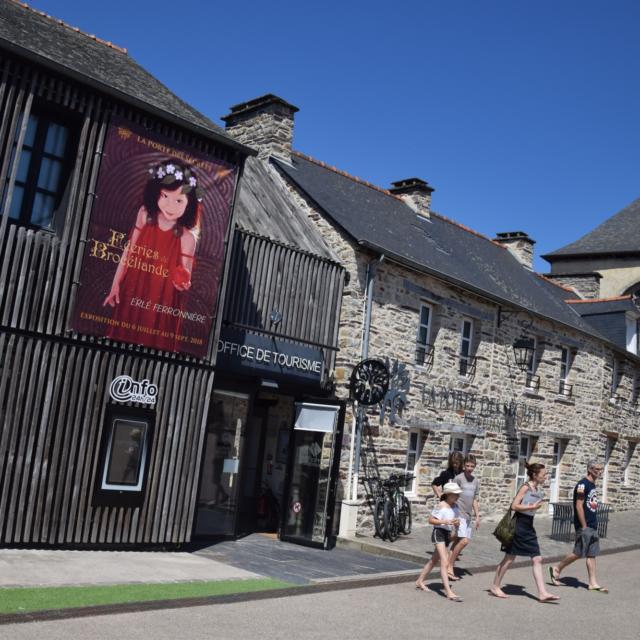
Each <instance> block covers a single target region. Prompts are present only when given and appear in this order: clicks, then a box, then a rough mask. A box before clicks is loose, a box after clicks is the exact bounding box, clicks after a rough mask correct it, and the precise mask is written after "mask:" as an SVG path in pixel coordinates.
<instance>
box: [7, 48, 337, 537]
mask: <svg viewBox="0 0 640 640" xmlns="http://www.w3.org/2000/svg"><path fill="white" fill-rule="evenodd" d="M36 103H38V104H39V108H41V109H42V108H43V105H44V106H45V107H46V105H47V104H51V105H52V106H53V107H55V108H56V109H65V110H68V111H69V112H70V113H72V114H74V115H75V117H76V118H77V121H78V126H79V134H78V148H77V155H76V161H75V164H74V167H73V171H72V173H71V176H70V179H69V181H68V186H67V191H66V194H65V197H64V199H63V205H62V206H61V208H60V209H61V210H60V211H59V212H58V213H57V214H56V231H55V232H50V231H45V230H39V229H35V228H27V227H24V226H20V225H19V224H17V223H16V222H15V221H13V220H11V219H10V218H9V215H8V214H9V207H10V204H11V185H12V184H13V180H12V176H11V175H9V173H10V172H11V173H13V177H15V172H16V168H17V166H18V162H19V153H18V154H17V156H16V157H15V159H14V162H13V163H12V162H11V161H10V158H11V152H12V150H13V149H14V147H15V148H16V149H18V150H20V149H21V148H22V140H23V139H24V135H25V131H26V124H27V121H28V117H29V113H30V110H31V109H32V108H33V106H34V104H36ZM0 113H1V120H0V185H2V186H3V188H4V187H5V185H7V187H6V188H5V189H4V195H3V198H2V201H1V202H2V210H1V212H0V213H1V216H0V429H1V430H0V544H2V545H54V546H88V547H102V546H107V547H108V546H117V547H126V546H138V545H167V544H171V545H175V544H180V543H183V542H186V541H188V540H190V537H191V532H192V528H193V521H194V514H195V505H196V499H197V492H198V481H199V471H200V466H201V455H202V449H203V440H204V436H205V431H206V419H207V412H208V403H209V398H210V396H211V393H212V389H213V385H214V363H215V349H216V346H217V345H216V343H215V340H211V343H210V348H209V353H208V355H207V357H206V358H204V359H203V360H196V359H194V358H191V357H187V356H183V355H179V354H171V353H166V352H160V351H155V350H152V349H148V348H144V347H140V346H136V345H127V344H123V343H118V342H113V341H109V340H108V339H101V338H95V337H91V336H85V335H78V334H76V333H75V332H73V331H72V330H71V329H70V324H69V323H70V318H71V314H72V311H73V306H74V300H75V294H76V290H77V287H78V284H79V280H80V278H81V266H82V257H83V250H84V246H85V243H86V241H87V233H88V228H89V221H90V214H91V209H92V205H93V199H94V190H95V186H96V182H97V177H98V173H99V169H100V159H101V155H102V149H103V142H104V139H105V134H106V130H107V126H108V123H109V119H110V116H111V115H112V114H117V115H121V116H124V117H126V118H128V119H130V120H132V121H134V122H136V123H139V124H142V125H143V126H145V127H147V129H148V130H149V131H151V132H157V133H160V134H162V135H164V136H167V137H169V138H171V139H173V140H174V141H175V143H176V144H182V145H187V146H190V147H193V148H195V149H197V150H199V151H201V152H203V153H207V154H210V155H212V156H215V157H217V158H220V159H221V160H225V161H227V162H239V161H240V159H239V157H238V156H237V154H236V152H235V151H233V150H227V149H225V148H222V147H220V146H218V145H216V144H214V142H212V141H211V140H208V139H206V138H204V137H202V138H201V137H198V136H196V135H195V134H192V133H191V132H188V131H187V130H179V129H177V128H176V127H174V126H173V125H167V124H165V123H163V122H161V121H160V120H158V119H156V118H153V117H150V116H147V115H145V114H144V113H142V112H139V111H136V110H134V109H132V108H130V107H128V106H127V105H125V104H121V103H118V102H117V101H114V100H113V99H112V98H111V97H109V96H107V95H101V94H98V93H96V92H95V91H93V90H90V89H88V88H86V87H83V86H81V85H79V84H77V83H75V82H71V81H67V80H66V79H64V78H61V77H58V76H56V75H54V74H52V73H50V72H49V71H48V70H44V69H39V68H35V67H34V66H33V65H31V64H30V63H26V62H23V61H21V60H20V59H17V58H13V57H1V58H0ZM232 247H233V251H232V254H231V258H230V266H229V274H228V279H227V282H228V285H227V291H228V292H229V294H228V298H227V304H226V305H225V314H224V318H225V321H226V322H229V323H233V324H236V325H241V326H245V327H251V328H254V329H257V330H263V331H272V332H273V333H274V334H275V333H277V334H278V335H281V336H282V337H284V338H287V339H293V340H298V341H302V342H304V343H313V344H316V345H317V346H322V347H323V350H324V352H325V362H327V363H328V365H329V366H330V367H332V366H333V362H334V358H335V350H336V346H337V338H338V322H339V317H338V316H339V309H340V303H341V296H342V287H343V283H344V282H343V281H344V271H343V270H342V268H341V267H339V265H337V264H336V263H334V262H331V261H330V260H328V259H323V258H318V257H316V256H314V255H312V254H310V253H308V252H305V251H302V250H299V249H294V248H292V247H289V246H285V245H283V244H279V243H277V242H272V241H269V240H267V239H265V238H261V237H259V236H256V235H255V234H253V233H249V232H238V233H237V234H236V235H235V239H234V241H233V245H232ZM273 309H277V310H278V311H280V312H281V313H282V316H283V320H282V323H281V324H280V325H278V326H277V327H274V326H273V325H272V323H271V320H270V319H269V316H270V314H271V311H272V310H273ZM276 330H277V331H276ZM123 374H126V375H130V376H131V377H132V378H134V379H136V380H141V379H144V378H147V379H149V380H151V381H152V382H153V383H155V384H157V386H158V401H157V405H156V407H155V412H156V418H155V432H154V437H153V446H152V449H151V451H150V454H149V455H150V457H149V460H148V479H147V485H146V491H145V499H144V503H143V505H142V506H141V507H135V508H134V507H128V508H125V507H105V506H94V505H93V504H92V497H93V487H94V482H95V476H96V473H97V472H98V466H99V455H100V443H101V440H102V435H103V434H102V430H103V421H104V419H105V411H106V407H107V404H108V396H109V391H108V387H109V384H110V381H111V380H112V379H113V378H114V377H116V376H118V375H123Z"/></svg>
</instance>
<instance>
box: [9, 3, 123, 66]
mask: <svg viewBox="0 0 640 640" xmlns="http://www.w3.org/2000/svg"><path fill="white" fill-rule="evenodd" d="M11 2H13V3H14V4H17V5H19V6H21V7H22V8H23V9H27V10H28V11H32V12H33V13H35V14H37V15H39V16H42V17H43V18H48V19H49V20H53V21H54V22H56V23H57V24H59V25H61V26H63V27H66V28H67V29H71V31H75V32H76V33H80V34H81V35H83V36H86V37H87V38H91V40H95V41H96V42H99V43H100V44H103V45H105V46H106V47H109V48H110V49H115V50H116V51H119V52H120V53H123V54H124V55H128V51H127V49H126V48H125V47H120V46H118V45H117V44H115V43H113V42H111V41H110V40H103V39H102V38H98V36H96V35H93V34H92V33H87V32H86V31H83V30H82V29H80V28H79V27H74V26H72V25H70V24H69V23H68V22H65V21H64V20H60V18H56V17H54V16H52V15H49V14H48V13H45V12H44V11H40V10H39V9H36V8H35V7H32V6H31V5H29V4H27V3H26V2H20V0H11Z"/></svg>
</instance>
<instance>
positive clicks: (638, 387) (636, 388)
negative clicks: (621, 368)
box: [631, 371, 640, 405]
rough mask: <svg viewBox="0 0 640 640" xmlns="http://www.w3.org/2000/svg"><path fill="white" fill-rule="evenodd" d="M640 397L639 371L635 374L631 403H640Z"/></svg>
mask: <svg viewBox="0 0 640 640" xmlns="http://www.w3.org/2000/svg"><path fill="white" fill-rule="evenodd" d="M638 397H640V373H638V372H637V371H636V372H635V373H634V374H633V388H632V389H631V403H632V404H634V405H637V404H638Z"/></svg>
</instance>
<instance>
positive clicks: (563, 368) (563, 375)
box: [558, 347, 573, 396]
mask: <svg viewBox="0 0 640 640" xmlns="http://www.w3.org/2000/svg"><path fill="white" fill-rule="evenodd" d="M572 361H573V357H572V354H571V351H570V350H569V349H567V348H566V347H562V349H561V350H560V387H559V390H558V392H559V393H560V394H561V395H563V396H570V395H571V390H572V387H571V385H569V384H568V381H569V371H570V370H571V364H572Z"/></svg>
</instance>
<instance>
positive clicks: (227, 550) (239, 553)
mask: <svg viewBox="0 0 640 640" xmlns="http://www.w3.org/2000/svg"><path fill="white" fill-rule="evenodd" d="M194 553H195V554H196V555H199V556H205V557H207V558H210V559H213V560H217V561H218V562H222V563H224V564H227V565H231V566H233V567H236V568H238V569H244V570H245V571H250V572H252V573H258V574H261V575H263V576H267V577H269V578H275V579H278V580H285V581H286V582H291V583H293V584H309V583H311V582H324V581H327V580H331V579H344V578H347V577H352V576H360V577H362V576H368V575H379V574H386V573H396V572H402V571H410V572H415V571H416V570H417V568H419V567H420V565H421V564H422V560H421V559H415V558H410V559H407V560H405V559H398V558H392V557H387V556H384V555H380V554H372V553H367V552H365V551H362V550H360V549H341V548H335V549H332V550H330V551H324V550H323V549H314V548H311V547H304V546H300V545H297V544H291V543H289V542H280V541H279V540H276V539H274V538H272V537H269V536H265V535H261V534H258V533H254V534H252V535H249V536H247V537H245V538H240V539H238V540H228V541H223V542H218V543H216V544H213V545H211V546H208V547H205V548H202V549H199V550H198V551H195V552H194Z"/></svg>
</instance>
